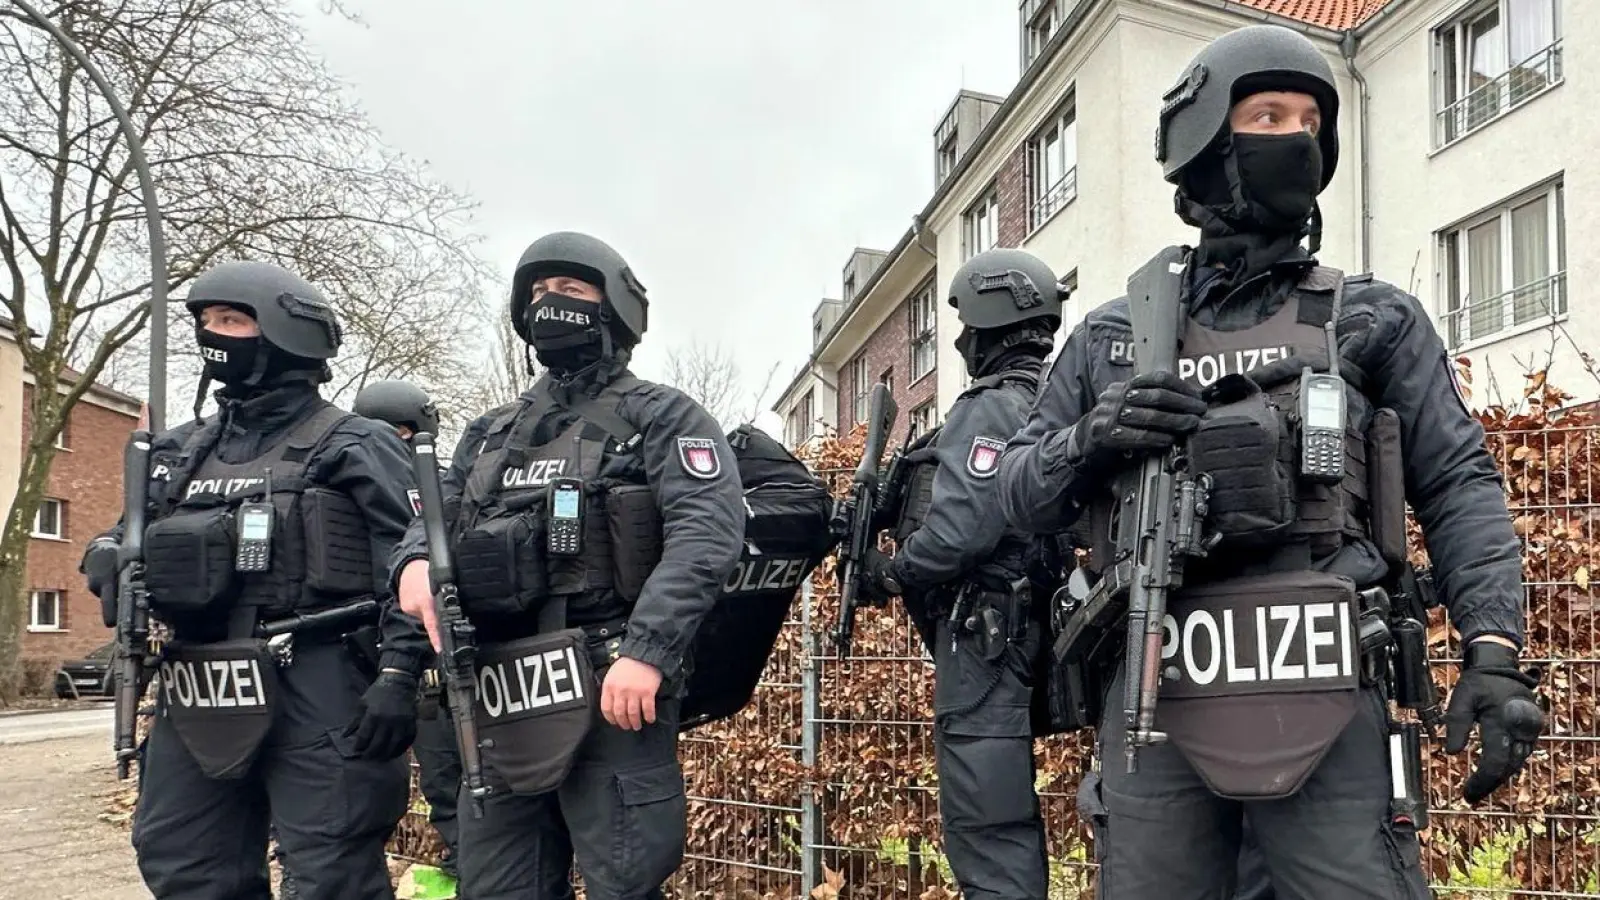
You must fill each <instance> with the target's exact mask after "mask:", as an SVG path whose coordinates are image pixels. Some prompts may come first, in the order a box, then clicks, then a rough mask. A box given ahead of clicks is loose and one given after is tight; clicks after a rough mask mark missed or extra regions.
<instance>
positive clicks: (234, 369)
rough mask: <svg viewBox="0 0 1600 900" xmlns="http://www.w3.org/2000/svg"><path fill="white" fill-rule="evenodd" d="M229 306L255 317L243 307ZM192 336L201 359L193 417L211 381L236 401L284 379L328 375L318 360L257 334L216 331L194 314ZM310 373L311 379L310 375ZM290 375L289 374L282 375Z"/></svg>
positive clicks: (320, 379)
mask: <svg viewBox="0 0 1600 900" xmlns="http://www.w3.org/2000/svg"><path fill="white" fill-rule="evenodd" d="M217 305H219V306H228V305H229V304H217ZM230 308H232V309H237V310H239V311H240V312H243V313H245V314H246V315H250V316H251V318H255V316H254V315H253V314H251V312H250V310H248V309H246V308H244V307H241V306H232V307H230ZM194 337H195V343H197V344H199V345H200V356H201V358H202V359H204V360H205V365H204V367H203V368H202V369H201V371H200V387H199V390H198V391H196V393H195V401H194V417H195V418H196V419H200V418H201V409H202V408H203V407H204V405H205V397H206V391H207V390H208V389H209V388H210V387H211V382H213V381H215V382H218V383H220V384H221V385H222V391H221V392H220V393H221V394H223V395H226V396H227V397H229V398H232V399H236V400H237V399H245V398H247V397H249V396H251V395H254V394H258V393H263V392H265V391H267V390H270V389H271V388H273V387H276V386H278V385H279V384H280V383H282V382H285V381H296V382H311V383H316V384H320V383H322V382H326V381H328V380H329V378H331V377H332V372H330V371H329V369H328V366H327V364H326V363H324V362H322V361H321V360H315V359H308V358H306V357H303V356H295V355H294V354H292V353H285V352H283V351H282V350H280V349H278V347H277V345H276V344H273V343H272V342H271V341H268V340H267V339H266V337H265V336H263V335H260V334H258V335H256V336H254V337H247V338H241V337H231V336H229V335H224V334H218V333H216V332H215V331H211V330H209V329H207V328H206V327H205V326H203V325H201V324H200V318H199V316H198V314H197V315H196V316H195V326H194ZM313 374H315V375H316V377H315V378H312V377H310V376H312V375H313ZM290 375H292V376H293V377H292V378H286V377H285V376H290Z"/></svg>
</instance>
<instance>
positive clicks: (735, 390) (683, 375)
mask: <svg viewBox="0 0 1600 900" xmlns="http://www.w3.org/2000/svg"><path fill="white" fill-rule="evenodd" d="M777 373H778V363H776V362H775V363H773V364H772V367H771V368H769V369H767V373H766V377H765V378H763V379H762V380H761V381H760V382H759V383H756V382H754V381H753V380H746V379H745V378H744V377H743V373H742V372H741V371H740V369H739V363H738V361H737V360H735V359H734V358H733V354H731V353H729V352H728V351H727V350H726V349H725V348H723V347H722V346H720V345H713V346H710V347H707V346H705V345H702V344H700V343H699V342H698V341H696V342H693V343H691V344H689V346H687V347H682V348H678V349H674V350H672V351H670V352H669V353H668V354H667V373H666V377H665V378H664V379H663V380H664V381H665V382H666V383H667V384H670V385H672V386H673V387H676V388H677V389H678V390H680V391H683V392H684V393H685V394H688V395H689V396H690V397H693V398H694V399H695V400H696V401H697V402H698V403H699V404H700V405H701V406H703V407H705V409H706V412H708V413H711V416H712V418H714V419H716V420H717V421H718V422H720V423H721V424H722V426H723V427H724V428H730V427H733V426H735V425H738V424H740V423H743V422H753V421H755V418H756V416H759V415H760V414H761V404H762V401H764V400H766V399H767V394H768V393H770V392H771V390H772V379H773V377H774V376H775V375H777Z"/></svg>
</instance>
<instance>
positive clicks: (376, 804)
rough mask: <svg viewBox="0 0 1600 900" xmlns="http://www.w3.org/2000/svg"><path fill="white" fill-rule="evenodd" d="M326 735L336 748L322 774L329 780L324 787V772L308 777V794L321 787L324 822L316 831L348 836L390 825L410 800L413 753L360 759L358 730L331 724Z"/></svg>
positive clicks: (389, 828) (381, 831) (383, 829)
mask: <svg viewBox="0 0 1600 900" xmlns="http://www.w3.org/2000/svg"><path fill="white" fill-rule="evenodd" d="M326 735H327V741H328V743H329V745H330V749H331V750H332V753H331V754H329V755H330V756H334V757H335V758H334V759H332V760H329V762H331V763H332V764H331V765H330V766H329V768H328V769H327V770H325V771H326V772H327V774H326V775H325V776H324V777H326V778H327V779H328V781H329V782H331V783H327V784H325V785H324V788H323V790H324V791H325V792H320V791H319V790H318V786H317V783H318V782H319V781H321V779H320V778H317V777H316V776H315V775H312V774H310V773H309V772H307V773H305V781H304V788H305V792H306V794H307V795H309V796H316V795H317V794H318V793H322V798H323V802H322V816H321V827H318V828H317V829H316V832H317V833H318V834H321V835H323V836H326V837H331V838H333V839H335V840H350V839H353V838H357V837H360V836H364V835H371V834H385V833H388V832H390V831H392V830H393V829H394V827H395V825H396V824H398V823H399V821H400V818H401V817H402V816H404V815H405V812H406V808H407V807H408V806H409V805H410V791H409V786H410V778H411V766H410V762H409V760H410V756H409V755H407V754H401V755H400V756H398V757H396V758H395V759H386V760H370V759H362V758H361V757H360V756H358V755H357V754H356V752H355V738H354V736H353V735H351V734H348V733H346V731H345V729H344V728H343V727H340V728H332V729H329V730H328V731H327V733H326ZM323 752H325V753H326V752H327V751H323ZM324 829H325V830H324Z"/></svg>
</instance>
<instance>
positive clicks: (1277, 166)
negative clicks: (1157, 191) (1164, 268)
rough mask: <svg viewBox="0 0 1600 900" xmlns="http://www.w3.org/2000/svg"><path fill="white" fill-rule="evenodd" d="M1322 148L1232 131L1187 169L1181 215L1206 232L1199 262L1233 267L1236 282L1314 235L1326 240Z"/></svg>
mask: <svg viewBox="0 0 1600 900" xmlns="http://www.w3.org/2000/svg"><path fill="white" fill-rule="evenodd" d="M1321 188H1322V148H1321V146H1320V145H1319V144H1318V143H1317V139H1316V137H1314V136H1312V135H1310V134H1307V133H1305V132H1303V131H1302V132H1295V133H1294V134H1233V133H1229V134H1226V135H1224V136H1223V137H1222V138H1220V139H1219V140H1218V142H1217V144H1216V146H1215V147H1214V148H1213V149H1211V150H1209V151H1207V152H1206V153H1205V154H1203V155H1201V156H1200V157H1199V158H1198V159H1196V160H1195V162H1194V164H1193V165H1191V166H1190V167H1189V169H1188V170H1187V171H1186V172H1184V176H1183V181H1182V183H1181V185H1180V186H1179V188H1178V191H1177V196H1176V207H1177V212H1178V216H1179V217H1180V218H1182V219H1183V220H1184V221H1185V222H1187V223H1189V224H1190V225H1193V226H1195V227H1197V228H1199V229H1200V244H1199V246H1198V247H1197V248H1196V262H1197V263H1199V264H1200V265H1203V266H1212V265H1221V266H1223V267H1224V268H1227V269H1229V270H1230V272H1231V274H1232V280H1233V282H1234V283H1235V284H1238V283H1242V282H1244V281H1246V280H1248V279H1250V278H1252V277H1254V276H1255V275H1257V274H1260V273H1261V272H1264V271H1266V270H1267V269H1269V268H1271V266H1272V264H1273V263H1276V262H1278V261H1279V260H1281V259H1283V258H1285V257H1286V256H1288V254H1289V253H1290V252H1291V251H1292V250H1293V249H1294V247H1296V246H1297V245H1298V244H1299V243H1300V239H1301V238H1302V237H1305V236H1307V235H1310V236H1311V243H1312V247H1311V249H1312V252H1315V251H1316V249H1317V246H1318V244H1319V243H1320V236H1321V215H1320V211H1319V210H1318V208H1317V194H1318V193H1320V192H1321Z"/></svg>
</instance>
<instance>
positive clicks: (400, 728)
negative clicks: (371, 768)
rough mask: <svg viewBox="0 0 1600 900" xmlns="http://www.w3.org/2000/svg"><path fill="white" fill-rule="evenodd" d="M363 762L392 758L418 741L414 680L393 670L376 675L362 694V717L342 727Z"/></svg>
mask: <svg viewBox="0 0 1600 900" xmlns="http://www.w3.org/2000/svg"><path fill="white" fill-rule="evenodd" d="M345 735H346V736H347V737H348V736H354V738H355V751H356V754H357V755H359V756H360V757H361V758H362V759H374V760H387V759H394V758H395V757H397V756H399V755H400V754H402V753H404V752H406V750H407V749H409V748H410V747H411V742H412V741H414V740H416V738H417V679H416V676H414V675H410V674H408V673H406V672H401V671H398V670H395V669H384V670H383V671H382V672H379V673H378V678H377V680H376V681H374V682H372V687H369V688H367V692H366V693H365V694H362V695H361V714H360V715H358V716H356V718H355V721H353V722H351V723H350V724H349V725H347V726H346V727H345Z"/></svg>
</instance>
